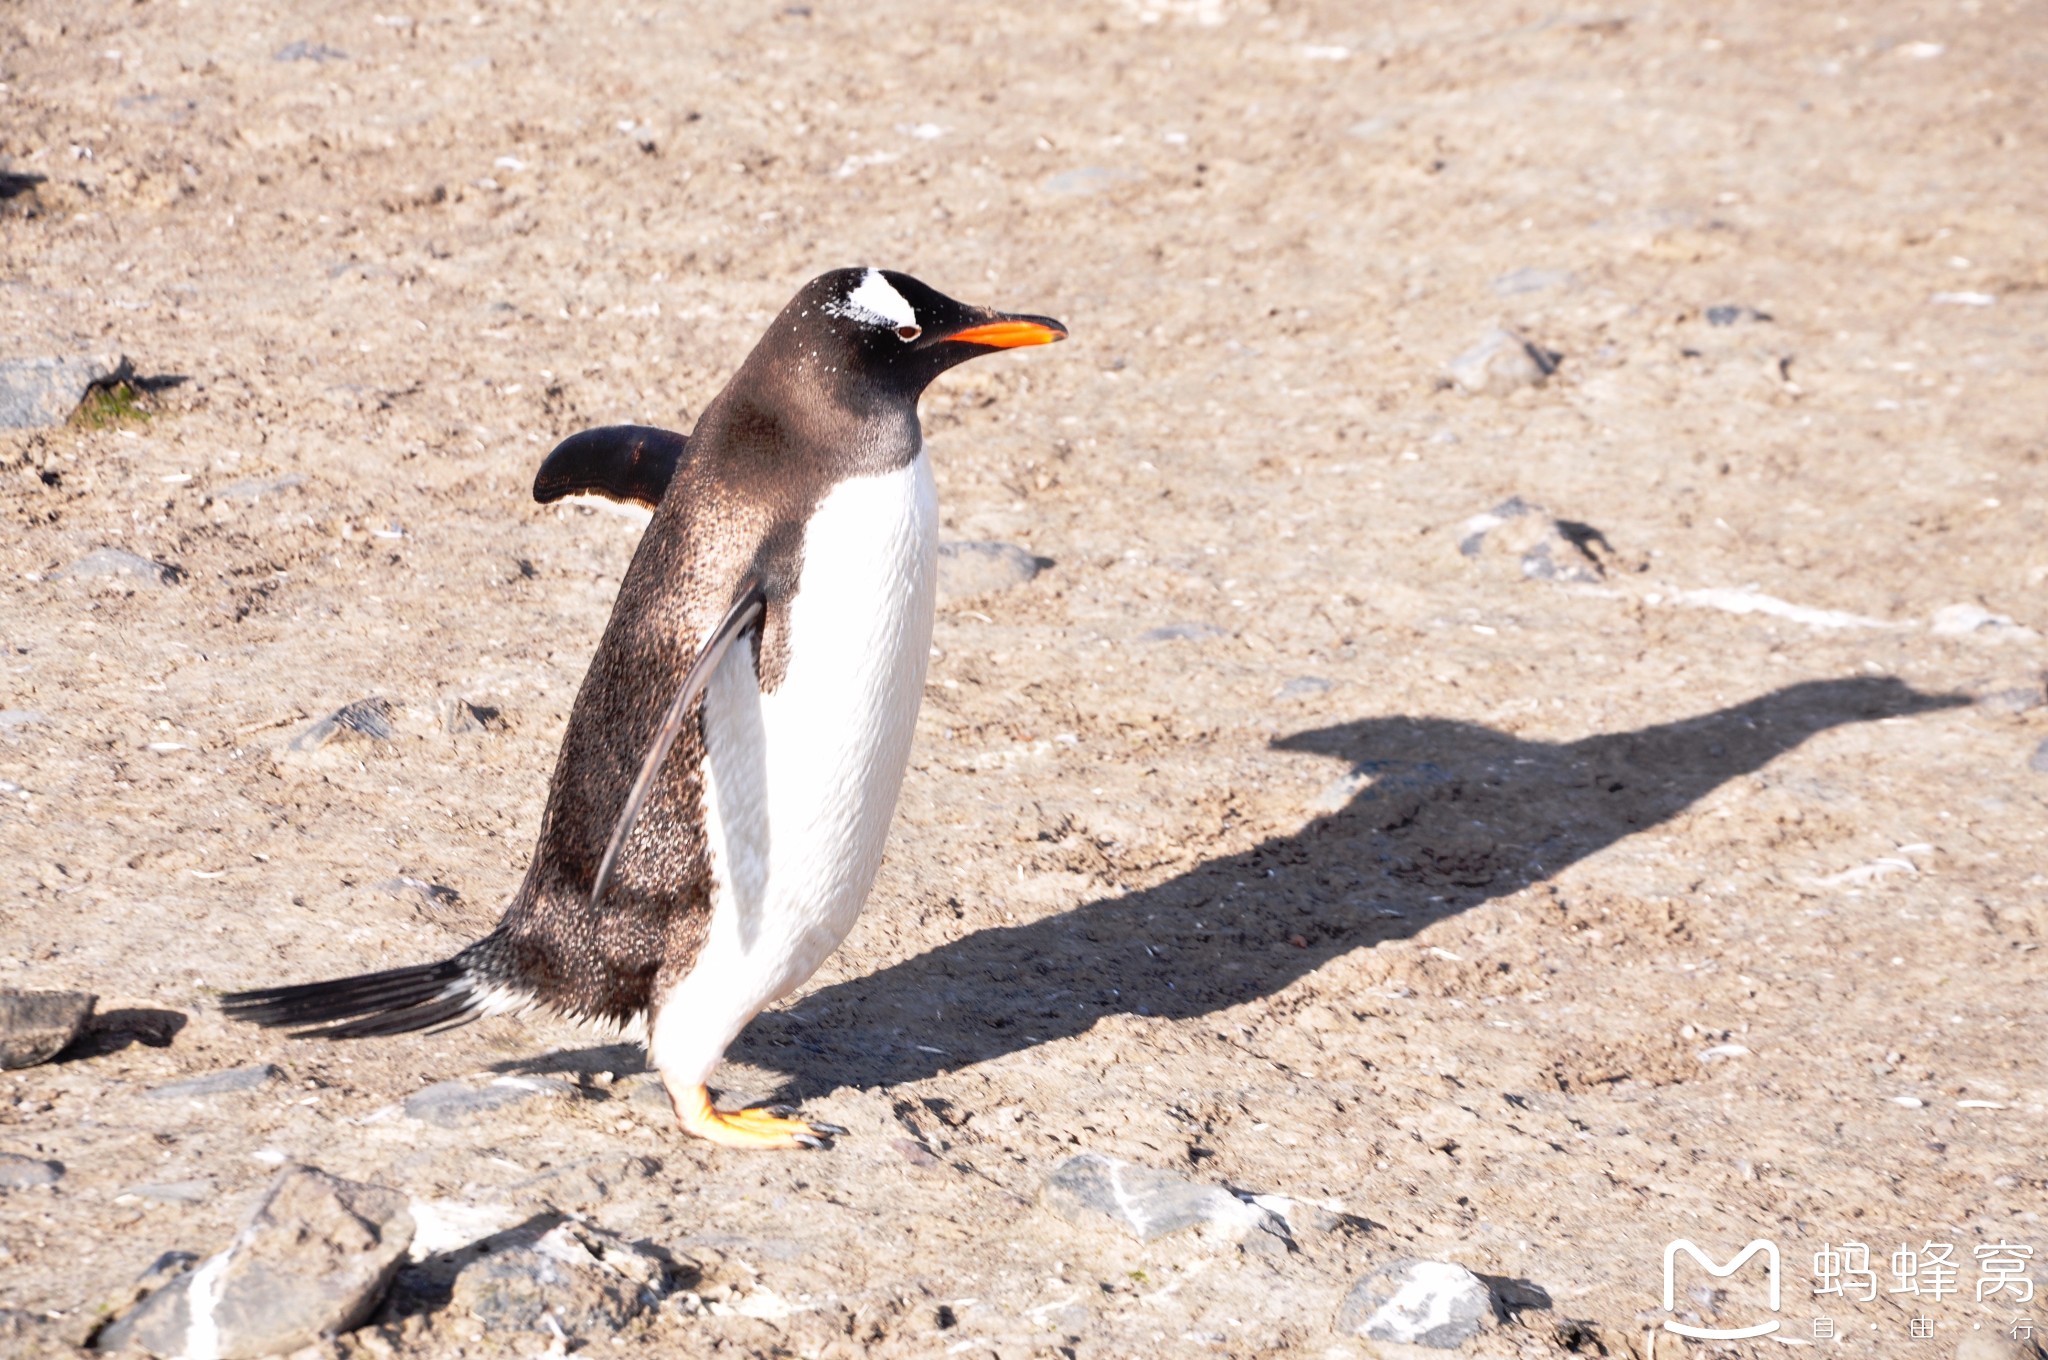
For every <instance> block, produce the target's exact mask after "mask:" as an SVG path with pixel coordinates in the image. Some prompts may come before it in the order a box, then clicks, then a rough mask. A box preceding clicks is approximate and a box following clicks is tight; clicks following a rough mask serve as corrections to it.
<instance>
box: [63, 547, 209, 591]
mask: <svg viewBox="0 0 2048 1360" xmlns="http://www.w3.org/2000/svg"><path fill="white" fill-rule="evenodd" d="M184 574H185V573H184V572H182V571H180V570H178V569H177V568H176V567H173V566H169V565H167V564H166V563H163V562H158V561H155V560H154V559H152V558H148V557H144V556H142V555H141V554H139V553H132V552H129V551H128V550H127V549H126V548H94V549H93V550H92V551H91V552H89V553H87V554H86V555H85V556H83V557H81V558H79V559H78V560H77V561H76V562H73V563H72V564H71V565H70V566H68V567H63V568H60V569H59V570H58V571H56V572H55V573H53V579H56V580H60V581H96V580H108V579H111V578H114V577H126V578H130V579H133V580H137V581H141V582H143V583H144V584H146V585H152V586H167V585H170V584H171V583H172V582H174V581H176V580H177V579H178V578H179V577H181V576H183V575H184Z"/></svg>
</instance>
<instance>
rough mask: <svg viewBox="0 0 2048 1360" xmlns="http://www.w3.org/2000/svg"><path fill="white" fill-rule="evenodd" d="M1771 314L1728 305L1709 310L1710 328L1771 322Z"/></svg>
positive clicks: (1708, 322) (1708, 321)
mask: <svg viewBox="0 0 2048 1360" xmlns="http://www.w3.org/2000/svg"><path fill="white" fill-rule="evenodd" d="M1770 319H1771V314H1770V313H1769V312H1760V311H1758V310H1757V309H1756V308H1754V307H1741V306H1737V305H1735V304H1733V303H1726V304H1723V305H1722V306H1719V307H1709V308H1707V324H1708V325H1709V326H1733V325H1735V324H1736V323H1737V322H1739V321H1769V320H1770Z"/></svg>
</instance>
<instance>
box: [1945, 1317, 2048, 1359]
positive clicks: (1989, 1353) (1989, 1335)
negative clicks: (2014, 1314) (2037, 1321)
mask: <svg viewBox="0 0 2048 1360" xmlns="http://www.w3.org/2000/svg"><path fill="white" fill-rule="evenodd" d="M1956 1360H2041V1344H2040V1342H2038V1341H2036V1340H2035V1339H2034V1338H2033V1336H2032V1335H2031V1329H2030V1334H2029V1335H2028V1336H2026V1337H2025V1338H2021V1337H2016V1336H2014V1335H2013V1334H2012V1331H2011V1330H2010V1329H2009V1328H2005V1327H1998V1326H1996V1325H1995V1324H1994V1325H1993V1326H1991V1327H1986V1328H1985V1329H1984V1330H1983V1331H1980V1332H1965V1333H1963V1339H1962V1340H1961V1341H1958V1342H1957V1343H1956Z"/></svg>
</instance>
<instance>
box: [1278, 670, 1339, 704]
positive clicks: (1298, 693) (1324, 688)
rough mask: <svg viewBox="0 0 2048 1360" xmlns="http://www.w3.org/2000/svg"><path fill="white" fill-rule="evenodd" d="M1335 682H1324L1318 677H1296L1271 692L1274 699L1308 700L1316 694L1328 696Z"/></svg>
mask: <svg viewBox="0 0 2048 1360" xmlns="http://www.w3.org/2000/svg"><path fill="white" fill-rule="evenodd" d="M1336 687H1337V686H1336V682H1334V681H1331V680H1325V679H1323V677H1322V676H1320V675H1297V676H1295V677H1294V678H1293V679H1292V680H1289V681H1288V682H1287V683H1286V684H1284V685H1282V686H1281V687H1280V688H1278V689H1276V690H1274V691H1273V697H1274V698H1276V699H1308V698H1312V697H1313V696H1315V695H1318V694H1328V693H1329V692H1330V691H1331V690H1333V689H1335V688H1336Z"/></svg>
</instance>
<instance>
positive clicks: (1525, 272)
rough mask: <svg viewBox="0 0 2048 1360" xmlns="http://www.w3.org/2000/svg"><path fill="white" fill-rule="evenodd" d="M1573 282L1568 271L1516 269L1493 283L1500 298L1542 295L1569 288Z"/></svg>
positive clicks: (1494, 289)
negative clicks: (1541, 293)
mask: <svg viewBox="0 0 2048 1360" xmlns="http://www.w3.org/2000/svg"><path fill="white" fill-rule="evenodd" d="M1572 281H1573V280H1572V273H1571V271H1570V270H1568V269H1529V268H1523V269H1514V270H1510V271H1508V272H1507V273H1505V274H1503V275H1501V276H1500V277H1499V278H1497V279H1495V280H1494V281H1493V291H1494V293H1495V294H1496V295H1498V296H1500V297H1514V296H1515V295H1516V294H1518V293H1540V292H1542V291H1543V290H1545V289H1546V288H1569V287H1570V286H1571V285H1572Z"/></svg>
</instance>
